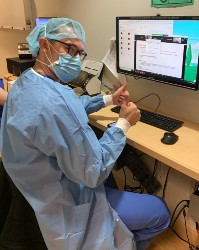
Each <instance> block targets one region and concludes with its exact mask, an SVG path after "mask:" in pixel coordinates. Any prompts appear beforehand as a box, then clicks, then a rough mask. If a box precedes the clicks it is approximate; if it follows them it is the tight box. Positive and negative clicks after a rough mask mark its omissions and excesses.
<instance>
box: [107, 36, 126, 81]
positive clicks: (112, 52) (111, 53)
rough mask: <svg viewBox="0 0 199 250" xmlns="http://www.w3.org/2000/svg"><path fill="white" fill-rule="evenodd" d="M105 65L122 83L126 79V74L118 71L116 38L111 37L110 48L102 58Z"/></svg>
mask: <svg viewBox="0 0 199 250" xmlns="http://www.w3.org/2000/svg"><path fill="white" fill-rule="evenodd" d="M102 62H103V63H104V65H105V66H106V67H107V68H108V69H109V70H110V71H111V73H112V74H113V75H114V76H115V77H116V78H117V79H118V80H119V82H120V83H123V82H124V81H126V77H125V75H122V74H119V73H117V69H116V43H115V38H114V37H112V38H111V43H110V48H109V50H108V51H107V53H106V55H105V57H104V58H103V59H102Z"/></svg>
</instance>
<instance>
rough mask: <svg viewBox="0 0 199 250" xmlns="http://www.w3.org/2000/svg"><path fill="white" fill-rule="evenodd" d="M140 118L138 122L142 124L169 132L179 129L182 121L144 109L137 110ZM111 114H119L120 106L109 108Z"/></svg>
mask: <svg viewBox="0 0 199 250" xmlns="http://www.w3.org/2000/svg"><path fill="white" fill-rule="evenodd" d="M139 110H140V114H141V118H140V121H141V122H144V123H146V124H149V125H151V126H154V127H157V128H160V129H163V130H166V131H169V132H174V131H175V130H176V129H178V128H180V127H181V126H182V124H183V123H184V122H183V121H180V120H176V119H173V118H171V117H168V116H165V115H160V114H157V113H155V112H151V111H148V110H145V109H139ZM111 111H112V112H115V113H119V112H120V106H115V107H113V108H111Z"/></svg>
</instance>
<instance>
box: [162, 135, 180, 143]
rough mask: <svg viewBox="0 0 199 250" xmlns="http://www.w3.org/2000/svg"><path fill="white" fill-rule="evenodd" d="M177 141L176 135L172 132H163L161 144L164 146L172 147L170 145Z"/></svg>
mask: <svg viewBox="0 0 199 250" xmlns="http://www.w3.org/2000/svg"><path fill="white" fill-rule="evenodd" d="M177 140H178V135H176V134H175V133H173V132H165V133H164V136H163V137H162V139H161V142H162V143H164V144H169V145H172V144H174V143H176V142H177Z"/></svg>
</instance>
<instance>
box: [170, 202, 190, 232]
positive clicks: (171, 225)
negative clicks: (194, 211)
mask: <svg viewBox="0 0 199 250" xmlns="http://www.w3.org/2000/svg"><path fill="white" fill-rule="evenodd" d="M183 202H186V203H187V204H186V205H184V206H188V205H189V200H181V201H180V202H179V203H178V204H177V205H176V207H175V209H174V211H173V214H172V216H171V222H170V225H169V227H170V228H172V227H173V226H174V224H175V222H176V220H177V218H178V217H179V215H180V213H181V212H182V211H180V213H179V215H178V216H177V217H176V219H175V221H174V222H173V224H172V221H173V218H174V216H175V213H176V211H177V208H178V207H179V205H180V204H182V203H183Z"/></svg>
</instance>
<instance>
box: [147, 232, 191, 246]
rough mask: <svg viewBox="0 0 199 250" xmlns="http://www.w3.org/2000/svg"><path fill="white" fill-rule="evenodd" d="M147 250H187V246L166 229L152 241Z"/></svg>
mask: <svg viewBox="0 0 199 250" xmlns="http://www.w3.org/2000/svg"><path fill="white" fill-rule="evenodd" d="M148 250H189V246H188V244H187V243H186V242H183V241H182V240H180V239H179V238H178V237H177V236H176V235H175V234H174V233H173V232H172V231H171V230H170V229H167V230H166V231H165V232H163V233H162V234H160V235H159V236H157V237H156V238H155V239H154V240H153V242H152V244H151V246H150V247H149V249H148Z"/></svg>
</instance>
